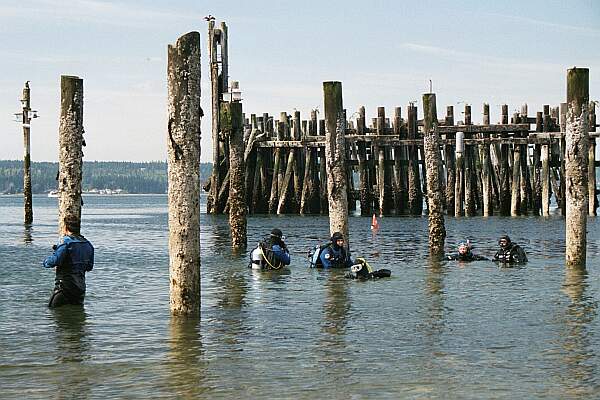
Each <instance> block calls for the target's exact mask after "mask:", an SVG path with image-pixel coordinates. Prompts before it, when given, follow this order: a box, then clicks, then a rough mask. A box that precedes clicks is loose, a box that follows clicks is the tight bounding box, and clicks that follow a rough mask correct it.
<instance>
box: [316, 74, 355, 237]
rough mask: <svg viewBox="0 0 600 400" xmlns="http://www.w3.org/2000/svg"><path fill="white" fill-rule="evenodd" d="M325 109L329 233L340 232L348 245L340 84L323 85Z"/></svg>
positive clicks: (328, 83)
mask: <svg viewBox="0 0 600 400" xmlns="http://www.w3.org/2000/svg"><path fill="white" fill-rule="evenodd" d="M323 95H324V109H325V122H326V129H325V154H326V160H327V166H326V168H327V193H328V200H329V230H330V233H331V234H333V233H334V232H341V233H342V234H343V235H344V237H345V238H346V246H347V245H348V243H349V241H350V240H349V236H348V233H349V232H348V198H347V195H348V193H347V187H346V185H347V182H348V180H347V177H346V143H345V138H344V134H345V129H346V121H345V119H344V113H343V109H344V107H343V102H342V83H341V82H323Z"/></svg>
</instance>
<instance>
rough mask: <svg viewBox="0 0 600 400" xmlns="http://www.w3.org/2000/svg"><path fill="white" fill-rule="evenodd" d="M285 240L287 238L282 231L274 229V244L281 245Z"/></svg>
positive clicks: (272, 239)
mask: <svg viewBox="0 0 600 400" xmlns="http://www.w3.org/2000/svg"><path fill="white" fill-rule="evenodd" d="M284 240H285V236H283V232H281V229H277V228H275V229H273V230H272V231H271V241H272V242H273V243H281V242H283V241H284Z"/></svg>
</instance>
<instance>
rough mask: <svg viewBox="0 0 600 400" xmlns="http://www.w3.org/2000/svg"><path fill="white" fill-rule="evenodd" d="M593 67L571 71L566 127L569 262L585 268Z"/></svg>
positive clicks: (567, 257) (569, 264)
mask: <svg viewBox="0 0 600 400" xmlns="http://www.w3.org/2000/svg"><path fill="white" fill-rule="evenodd" d="M588 104H589V70H588V69H587V68H572V69H569V70H568V71H567V106H568V109H567V118H566V131H565V144H566V147H565V174H566V178H567V179H566V182H565V184H566V187H565V195H566V255H565V256H566V257H565V258H566V264H567V266H569V267H571V266H579V267H583V268H585V263H586V235H587V234H586V226H587V214H588V182H587V176H588V129H589V128H588Z"/></svg>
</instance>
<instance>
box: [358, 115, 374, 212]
mask: <svg viewBox="0 0 600 400" xmlns="http://www.w3.org/2000/svg"><path fill="white" fill-rule="evenodd" d="M365 118H366V117H365V107H364V106H361V107H360V108H359V109H358V118H357V120H356V129H357V133H358V134H359V135H362V136H364V135H365V133H366V129H367V127H366V122H365V121H366V119H365ZM357 153H358V154H357V156H358V179H359V180H360V182H359V192H360V193H359V197H360V215H362V216H370V215H371V214H372V211H373V210H372V207H371V189H370V187H371V185H370V178H369V166H368V163H367V149H366V144H365V142H358V152H357Z"/></svg>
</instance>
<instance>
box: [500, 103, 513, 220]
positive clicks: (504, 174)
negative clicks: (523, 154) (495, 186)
mask: <svg viewBox="0 0 600 400" xmlns="http://www.w3.org/2000/svg"><path fill="white" fill-rule="evenodd" d="M501 123H502V124H504V125H506V124H508V105H507V104H503V105H502V120H501ZM500 136H501V137H503V138H507V137H508V133H502V134H500ZM509 154H510V148H509V145H508V144H501V145H500V183H499V186H500V190H499V191H500V215H506V216H508V215H510V199H511V196H510V194H511V193H510V192H511V190H510V189H511V188H510V166H509V162H508V158H509Z"/></svg>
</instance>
